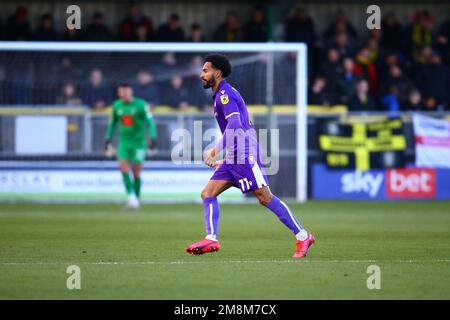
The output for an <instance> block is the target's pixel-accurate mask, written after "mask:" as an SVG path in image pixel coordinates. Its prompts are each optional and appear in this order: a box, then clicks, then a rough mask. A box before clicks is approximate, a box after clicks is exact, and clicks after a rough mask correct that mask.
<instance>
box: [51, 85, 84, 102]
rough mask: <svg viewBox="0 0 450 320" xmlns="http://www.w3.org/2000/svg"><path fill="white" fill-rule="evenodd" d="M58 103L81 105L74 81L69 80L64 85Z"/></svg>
mask: <svg viewBox="0 0 450 320" xmlns="http://www.w3.org/2000/svg"><path fill="white" fill-rule="evenodd" d="M56 103H57V104H61V105H66V106H80V105H81V104H82V102H81V99H80V97H79V96H78V93H77V89H76V87H75V84H74V83H73V82H68V83H66V84H64V85H63V87H62V90H61V93H60V95H59V96H58V98H57V99H56Z"/></svg>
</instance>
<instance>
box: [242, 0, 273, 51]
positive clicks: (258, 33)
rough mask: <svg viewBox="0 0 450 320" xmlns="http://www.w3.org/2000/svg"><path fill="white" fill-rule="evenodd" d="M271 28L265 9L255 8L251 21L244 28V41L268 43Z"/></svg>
mask: <svg viewBox="0 0 450 320" xmlns="http://www.w3.org/2000/svg"><path fill="white" fill-rule="evenodd" d="M268 39H269V26H268V24H267V19H266V15H265V13H264V10H263V8H261V7H259V6H258V7H255V8H253V11H252V13H251V16H250V20H249V21H248V22H247V23H246V24H245V26H244V40H245V41H247V42H267V40H268Z"/></svg>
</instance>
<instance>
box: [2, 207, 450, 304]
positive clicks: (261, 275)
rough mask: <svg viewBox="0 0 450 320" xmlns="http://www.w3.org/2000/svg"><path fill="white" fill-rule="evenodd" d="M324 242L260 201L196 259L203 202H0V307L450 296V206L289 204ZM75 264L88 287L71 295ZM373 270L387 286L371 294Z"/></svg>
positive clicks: (226, 221)
mask: <svg viewBox="0 0 450 320" xmlns="http://www.w3.org/2000/svg"><path fill="white" fill-rule="evenodd" d="M291 208H292V210H293V211H294V212H295V214H296V215H297V216H298V217H299V219H300V222H301V223H302V224H303V225H304V226H306V227H307V228H308V229H309V230H310V231H312V232H313V233H314V234H315V236H316V239H317V242H316V244H315V245H314V246H313V247H312V249H311V251H310V253H309V255H308V256H307V257H306V258H305V259H303V260H294V259H292V258H291V256H292V254H293V252H294V248H295V238H294V237H293V236H292V234H291V233H290V231H289V230H287V229H286V228H285V227H284V226H283V225H282V224H281V223H280V222H279V221H278V220H277V218H276V217H275V215H273V214H272V213H271V212H270V211H268V210H267V209H265V208H263V207H261V206H259V205H258V204H223V205H221V224H220V229H219V236H220V241H221V245H222V250H221V251H219V252H218V253H216V254H205V255H203V256H191V255H188V254H186V253H185V252H184V248H185V247H186V246H187V245H189V244H190V243H191V242H193V241H198V240H200V238H201V237H202V236H203V235H204V226H203V208H202V206H201V204H144V205H143V207H142V208H141V210H140V211H139V212H138V213H133V212H125V211H122V210H121V206H120V205H118V204H37V203H2V204H0V299H258V300H259V299H450V203H449V202H388V203H376V202H374V203H369V202H309V203H307V204H304V205H299V204H291ZM69 265H78V266H79V267H80V270H81V289H80V290H68V289H67V287H66V280H67V278H68V277H69V276H70V275H69V274H67V273H66V269H67V267H68V266H69ZM370 265H378V266H379V267H380V271H381V289H379V290H377V289H374V290H369V289H368V288H367V285H366V283H367V278H368V277H369V276H370V274H368V273H367V267H368V266H370Z"/></svg>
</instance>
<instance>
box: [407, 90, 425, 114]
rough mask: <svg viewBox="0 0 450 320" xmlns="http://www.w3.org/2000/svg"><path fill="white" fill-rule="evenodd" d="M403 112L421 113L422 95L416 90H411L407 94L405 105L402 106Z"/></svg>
mask: <svg viewBox="0 0 450 320" xmlns="http://www.w3.org/2000/svg"><path fill="white" fill-rule="evenodd" d="M402 107H403V108H402V109H404V110H410V111H422V110H423V105H422V95H421V94H420V91H419V90H417V89H412V90H411V91H410V92H409V94H408V101H407V103H406V105H404V106H402Z"/></svg>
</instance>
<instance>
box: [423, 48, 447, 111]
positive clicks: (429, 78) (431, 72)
mask: <svg viewBox="0 0 450 320" xmlns="http://www.w3.org/2000/svg"><path fill="white" fill-rule="evenodd" d="M429 62H430V63H429V64H427V65H424V66H422V67H421V69H420V70H419V74H418V81H417V85H418V88H419V90H420V92H421V93H422V95H424V96H426V97H428V98H431V97H432V98H434V99H435V101H436V104H437V106H440V108H445V107H447V106H448V101H449V92H450V90H449V88H450V74H449V68H448V67H447V66H446V65H443V64H442V61H441V57H440V56H439V55H438V54H437V53H432V54H431V57H430V61H429Z"/></svg>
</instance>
